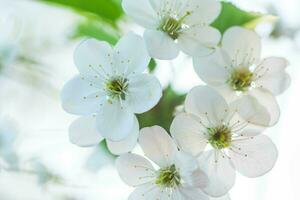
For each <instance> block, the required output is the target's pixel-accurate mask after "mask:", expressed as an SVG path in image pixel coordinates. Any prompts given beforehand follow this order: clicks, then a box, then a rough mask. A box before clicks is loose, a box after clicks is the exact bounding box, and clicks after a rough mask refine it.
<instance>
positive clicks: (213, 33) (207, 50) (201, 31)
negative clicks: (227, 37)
mask: <svg viewBox="0 0 300 200" xmlns="http://www.w3.org/2000/svg"><path fill="white" fill-rule="evenodd" d="M220 39H221V33H220V32H219V31H218V30H217V29H215V28H212V27H209V26H204V27H202V26H197V27H193V28H189V29H188V30H187V31H184V32H183V33H182V34H180V36H179V38H178V46H179V47H180V48H181V50H182V51H183V52H185V53H186V54H188V55H190V56H207V55H209V54H211V53H213V52H214V50H215V47H216V46H217V45H218V43H219V41H220Z"/></svg>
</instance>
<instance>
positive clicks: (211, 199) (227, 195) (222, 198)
mask: <svg viewBox="0 0 300 200" xmlns="http://www.w3.org/2000/svg"><path fill="white" fill-rule="evenodd" d="M209 199H210V200H231V199H230V196H229V194H226V195H224V196H222V197H217V198H213V197H210V198H209Z"/></svg>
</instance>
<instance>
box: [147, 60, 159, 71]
mask: <svg viewBox="0 0 300 200" xmlns="http://www.w3.org/2000/svg"><path fill="white" fill-rule="evenodd" d="M156 65H157V64H156V62H155V60H154V59H153V58H151V60H150V63H149V65H148V69H149V72H150V73H151V72H153V71H154V70H155V68H156Z"/></svg>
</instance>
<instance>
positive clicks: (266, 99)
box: [249, 88, 280, 126]
mask: <svg viewBox="0 0 300 200" xmlns="http://www.w3.org/2000/svg"><path fill="white" fill-rule="evenodd" d="M249 95H250V96H252V97H254V98H256V99H257V101H258V102H259V103H260V105H262V106H263V107H264V108H265V109H266V110H267V111H268V112H269V116H270V121H269V124H267V125H269V126H273V125H275V124H276V123H277V122H278V120H279V118H280V108H279V105H278V103H277V100H276V98H275V96H274V95H272V94H271V93H270V92H269V91H267V90H264V89H261V88H257V89H254V90H251V92H250V93H249ZM262 125H264V124H262Z"/></svg>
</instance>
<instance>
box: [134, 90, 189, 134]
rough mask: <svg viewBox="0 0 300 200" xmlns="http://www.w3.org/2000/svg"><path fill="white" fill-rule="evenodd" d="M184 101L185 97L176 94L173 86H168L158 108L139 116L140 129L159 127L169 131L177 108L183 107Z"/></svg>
mask: <svg viewBox="0 0 300 200" xmlns="http://www.w3.org/2000/svg"><path fill="white" fill-rule="evenodd" d="M184 99H185V95H180V94H178V93H176V92H175V91H174V90H173V89H172V87H171V86H168V87H167V88H166V89H165V90H164V92H163V97H162V99H161V100H160V102H159V103H158V105H157V106H155V107H154V108H153V109H152V110H150V111H149V112H146V113H144V114H141V115H138V119H139V123H140V128H144V127H149V126H154V125H158V126H161V127H163V128H165V129H166V130H168V131H169V129H170V125H171V123H172V121H173V116H174V111H175V108H176V107H177V106H179V105H181V104H182V103H183V102H184Z"/></svg>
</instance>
